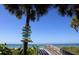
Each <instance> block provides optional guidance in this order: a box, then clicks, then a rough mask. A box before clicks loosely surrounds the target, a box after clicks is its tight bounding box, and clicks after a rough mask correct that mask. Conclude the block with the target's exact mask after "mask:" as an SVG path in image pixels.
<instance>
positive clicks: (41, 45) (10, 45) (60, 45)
mask: <svg viewBox="0 0 79 59" xmlns="http://www.w3.org/2000/svg"><path fill="white" fill-rule="evenodd" d="M33 45H35V46H38V47H39V48H42V47H44V46H45V45H46V44H29V45H28V46H33ZM49 45H54V46H57V47H59V48H60V47H70V46H76V47H79V44H49ZM6 46H7V47H8V48H21V47H23V45H22V44H7V45H6Z"/></svg>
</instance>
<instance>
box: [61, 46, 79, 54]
mask: <svg viewBox="0 0 79 59" xmlns="http://www.w3.org/2000/svg"><path fill="white" fill-rule="evenodd" d="M61 49H63V50H66V51H68V52H70V53H72V54H74V55H79V47H76V46H74V47H72V46H71V47H62V48H61Z"/></svg>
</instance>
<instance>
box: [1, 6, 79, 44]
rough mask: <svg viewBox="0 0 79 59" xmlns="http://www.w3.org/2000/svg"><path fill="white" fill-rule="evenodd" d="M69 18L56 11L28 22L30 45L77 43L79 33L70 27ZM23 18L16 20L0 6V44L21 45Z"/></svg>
mask: <svg viewBox="0 0 79 59" xmlns="http://www.w3.org/2000/svg"><path fill="white" fill-rule="evenodd" d="M71 19H72V18H71V17H67V16H64V17H63V16H61V15H60V14H59V13H58V12H57V10H56V9H52V10H49V12H48V13H47V14H46V15H44V16H42V17H40V19H39V21H36V22H30V26H31V30H32V33H31V39H32V41H33V42H32V43H36V44H44V43H50V44H66V43H79V32H76V31H75V30H74V29H73V28H71V27H70V22H71ZM24 24H25V17H24V16H23V18H22V19H21V20H18V19H17V18H16V16H15V15H12V14H10V13H9V12H8V11H7V10H6V9H5V8H4V6H3V5H0V43H4V42H5V43H8V44H19V43H22V42H21V40H22V28H23V26H24Z"/></svg>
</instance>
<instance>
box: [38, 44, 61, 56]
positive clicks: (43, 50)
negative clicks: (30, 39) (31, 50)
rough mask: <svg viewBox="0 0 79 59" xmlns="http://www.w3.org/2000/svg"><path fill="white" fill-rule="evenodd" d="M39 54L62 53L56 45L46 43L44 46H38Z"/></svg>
mask: <svg viewBox="0 0 79 59" xmlns="http://www.w3.org/2000/svg"><path fill="white" fill-rule="evenodd" d="M38 54H39V55H62V53H61V52H60V49H59V48H58V47H56V46H52V45H46V46H45V47H44V48H40V49H39V51H38Z"/></svg>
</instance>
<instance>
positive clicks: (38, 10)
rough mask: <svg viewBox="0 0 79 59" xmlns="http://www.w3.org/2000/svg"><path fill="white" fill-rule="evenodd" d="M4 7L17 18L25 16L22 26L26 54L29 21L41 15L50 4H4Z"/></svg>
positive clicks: (28, 39) (29, 30) (28, 38)
mask: <svg viewBox="0 0 79 59" xmlns="http://www.w3.org/2000/svg"><path fill="white" fill-rule="evenodd" d="M4 6H5V8H6V9H7V10H8V11H9V12H10V13H11V14H14V15H15V16H16V17H17V18H19V19H21V18H22V15H25V17H26V23H25V26H24V27H23V40H22V42H23V54H24V55H26V54H27V48H28V42H31V40H30V34H31V29H30V21H33V22H34V21H35V20H36V19H37V20H38V19H39V17H40V16H43V15H44V14H46V13H47V11H48V8H49V7H50V5H35V4H30V5H26V4H5V5H4Z"/></svg>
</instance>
